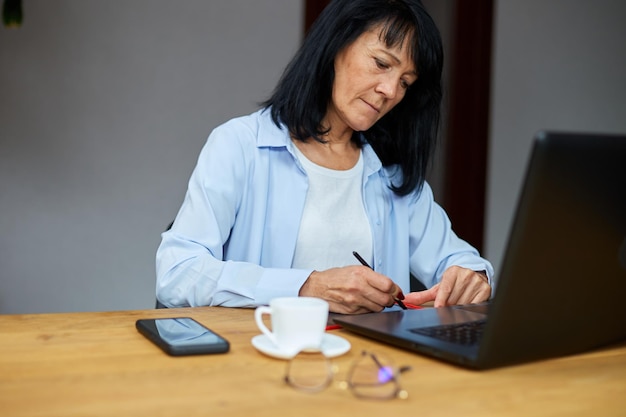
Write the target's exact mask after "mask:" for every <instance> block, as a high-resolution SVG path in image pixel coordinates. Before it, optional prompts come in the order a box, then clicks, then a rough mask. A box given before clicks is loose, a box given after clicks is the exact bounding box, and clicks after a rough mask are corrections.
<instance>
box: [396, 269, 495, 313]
mask: <svg viewBox="0 0 626 417" xmlns="http://www.w3.org/2000/svg"><path fill="white" fill-rule="evenodd" d="M489 297H491V285H489V281H488V279H487V276H486V275H485V274H484V273H482V272H476V271H472V270H471V269H467V268H461V267H460V266H451V267H450V268H448V269H446V271H445V272H444V273H443V277H442V278H441V282H439V283H438V284H436V285H434V286H433V287H432V288H430V289H428V290H424V291H419V292H412V293H410V294H407V295H406V298H405V299H404V302H405V303H410V304H415V305H421V304H424V303H427V302H429V301H434V302H435V304H434V305H435V307H443V306H447V305H455V304H476V303H482V302H483V301H487V300H488V299H489Z"/></svg>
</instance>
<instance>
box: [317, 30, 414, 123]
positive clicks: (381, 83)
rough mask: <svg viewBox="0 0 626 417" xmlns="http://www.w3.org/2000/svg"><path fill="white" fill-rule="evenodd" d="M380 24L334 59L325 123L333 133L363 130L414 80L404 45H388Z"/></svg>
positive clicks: (412, 69)
mask: <svg viewBox="0 0 626 417" xmlns="http://www.w3.org/2000/svg"><path fill="white" fill-rule="evenodd" d="M380 31H381V26H377V27H374V28H373V29H371V30H369V31H367V32H364V33H363V34H362V35H361V36H359V37H358V38H357V39H356V40H355V41H354V42H353V43H352V44H350V45H348V46H347V47H346V48H344V49H343V50H341V51H340V52H339V53H338V54H337V56H336V58H335V82H334V85H333V92H332V102H331V104H330V106H329V108H328V113H327V114H326V123H327V124H328V125H329V126H326V127H330V128H331V129H333V130H334V131H335V132H338V133H339V132H341V131H343V130H344V129H348V130H352V131H365V130H367V129H369V128H370V127H372V126H373V125H374V124H375V123H376V122H377V121H378V120H380V119H381V118H382V117H383V116H384V115H385V114H387V113H388V112H389V111H390V110H391V109H392V108H393V107H394V106H395V105H396V104H398V103H399V102H400V100H402V98H403V97H404V94H405V93H406V90H407V88H408V87H409V86H410V85H411V84H412V83H414V82H415V81H416V80H417V72H416V69H415V66H414V65H413V61H412V60H411V59H410V57H409V51H408V49H407V46H406V45H407V44H408V42H404V47H403V48H400V47H394V48H388V47H387V46H386V45H385V42H384V41H383V40H381V39H380Z"/></svg>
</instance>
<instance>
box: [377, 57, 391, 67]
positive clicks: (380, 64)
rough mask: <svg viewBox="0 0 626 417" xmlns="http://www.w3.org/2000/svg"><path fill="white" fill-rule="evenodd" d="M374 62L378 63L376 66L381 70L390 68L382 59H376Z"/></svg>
mask: <svg viewBox="0 0 626 417" xmlns="http://www.w3.org/2000/svg"><path fill="white" fill-rule="evenodd" d="M374 62H376V66H377V67H378V68H380V69H388V68H389V64H387V63H386V62H385V61H383V60H382V59H379V58H374Z"/></svg>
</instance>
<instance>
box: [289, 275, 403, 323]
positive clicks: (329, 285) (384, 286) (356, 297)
mask: <svg viewBox="0 0 626 417" xmlns="http://www.w3.org/2000/svg"><path fill="white" fill-rule="evenodd" d="M299 295H300V296H303V297H304V296H307V297H318V298H322V299H324V300H326V301H328V304H329V305H330V311H331V312H334V313H343V314H360V313H370V312H380V311H382V310H383V309H384V308H385V307H391V306H392V305H393V304H394V303H395V301H394V297H395V298H399V299H403V298H404V295H403V294H402V290H401V289H400V287H398V286H397V285H396V284H395V283H394V282H393V281H392V280H391V279H390V278H388V277H386V276H385V275H382V274H379V273H378V272H375V271H374V270H372V269H371V268H368V267H366V266H360V265H354V266H345V267H341V268H332V269H327V270H325V271H313V273H312V274H311V275H309V278H308V279H307V280H306V281H305V282H304V284H303V285H302V287H301V288H300V292H299Z"/></svg>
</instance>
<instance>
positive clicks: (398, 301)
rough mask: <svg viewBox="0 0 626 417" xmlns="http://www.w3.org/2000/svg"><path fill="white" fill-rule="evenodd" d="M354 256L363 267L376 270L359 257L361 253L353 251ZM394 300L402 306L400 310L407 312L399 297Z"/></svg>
mask: <svg viewBox="0 0 626 417" xmlns="http://www.w3.org/2000/svg"><path fill="white" fill-rule="evenodd" d="M352 254H353V255H354V257H355V258H357V259H358V260H359V262H361V265H363V266H366V267H368V268H369V269H374V268H372V267H371V266H369V264H368V263H367V262H366V261H365V259H363V258H362V257H361V255H359V253H358V252H357V251H353V252H352ZM393 300H394V301H395V302H396V303H397V304H398V305H399V306H400V308H401V309H402V310H406V309H407V308H406V306H405V305H404V303H403V302H402V300H400V299H399V298H397V297H393Z"/></svg>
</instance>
